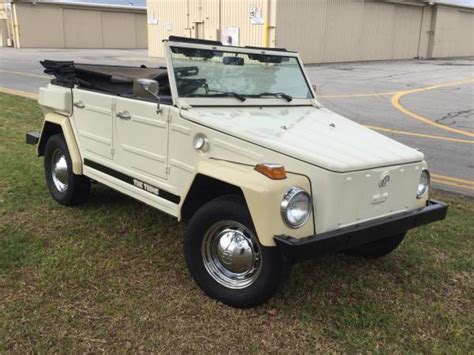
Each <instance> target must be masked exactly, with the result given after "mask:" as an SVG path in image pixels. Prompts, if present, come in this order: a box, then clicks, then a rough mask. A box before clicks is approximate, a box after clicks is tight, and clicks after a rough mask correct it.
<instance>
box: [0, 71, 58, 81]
mask: <svg viewBox="0 0 474 355" xmlns="http://www.w3.org/2000/svg"><path fill="white" fill-rule="evenodd" d="M0 73H7V74H14V75H22V76H32V77H34V78H40V79H51V77H49V76H46V75H39V74H32V73H25V72H21V71H14V70H4V69H0Z"/></svg>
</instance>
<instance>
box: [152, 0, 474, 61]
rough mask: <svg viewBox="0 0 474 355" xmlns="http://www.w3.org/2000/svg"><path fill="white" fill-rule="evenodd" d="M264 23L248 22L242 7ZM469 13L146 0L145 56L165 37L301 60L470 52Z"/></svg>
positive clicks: (353, 1) (359, 4)
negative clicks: (235, 33)
mask: <svg viewBox="0 0 474 355" xmlns="http://www.w3.org/2000/svg"><path fill="white" fill-rule="evenodd" d="M250 5H253V7H254V8H259V9H261V14H262V18H263V20H264V24H252V21H251V20H250V19H249V7H250ZM473 13H474V11H469V10H468V9H463V8H460V7H455V6H442V5H435V6H431V5H429V4H428V3H427V2H424V1H421V0H384V1H381V0H148V17H149V18H150V17H152V18H156V20H157V21H155V22H154V23H150V22H149V24H148V31H149V45H148V48H149V54H150V55H151V56H158V57H161V56H163V46H162V40H163V39H166V38H168V36H170V35H178V36H186V37H193V38H203V39H213V40H215V39H218V40H219V39H220V33H221V31H222V30H224V29H225V28H226V27H238V28H239V31H240V33H239V34H240V43H239V44H240V45H251V46H263V47H265V46H268V47H284V48H288V49H292V50H297V51H298V52H300V54H301V56H302V58H303V61H304V62H305V63H324V62H344V61H365V60H394V59H410V58H430V57H440V56H465V55H474V53H473V48H472V47H473V46H474V38H473V36H474V28H473V26H474V19H473V16H474V15H473Z"/></svg>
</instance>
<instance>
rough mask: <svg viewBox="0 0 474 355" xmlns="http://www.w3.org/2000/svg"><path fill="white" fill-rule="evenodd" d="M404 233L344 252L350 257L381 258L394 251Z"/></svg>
mask: <svg viewBox="0 0 474 355" xmlns="http://www.w3.org/2000/svg"><path fill="white" fill-rule="evenodd" d="M405 235H406V232H404V233H400V234H396V235H393V236H391V237H388V238H384V239H380V240H376V241H375V242H371V243H367V244H363V245H360V246H358V247H355V248H352V249H349V250H346V251H345V253H346V254H347V255H351V256H359V257H363V258H368V259H375V258H381V257H383V256H385V255H387V254H389V253H391V252H392V251H394V250H395V249H396V248H397V247H398V246H399V245H400V243H401V242H402V241H403V239H404V238H405Z"/></svg>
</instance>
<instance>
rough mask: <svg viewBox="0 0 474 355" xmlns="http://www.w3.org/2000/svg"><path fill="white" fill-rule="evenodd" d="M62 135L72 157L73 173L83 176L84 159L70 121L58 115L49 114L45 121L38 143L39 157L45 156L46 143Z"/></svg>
mask: <svg viewBox="0 0 474 355" xmlns="http://www.w3.org/2000/svg"><path fill="white" fill-rule="evenodd" d="M59 133H62V134H63V135H64V139H65V140H66V144H67V147H68V150H69V154H70V155H71V160H72V171H73V172H74V174H76V175H82V159H81V155H80V152H79V147H78V145H77V141H76V138H75V136H74V131H73V129H72V126H71V123H70V121H69V119H68V118H67V117H65V116H62V115H59V114H56V113H47V114H46V116H45V119H44V123H43V128H42V129H41V137H40V139H39V142H38V156H40V157H42V156H44V151H45V147H46V143H47V141H48V139H49V138H50V137H52V136H53V135H55V134H59Z"/></svg>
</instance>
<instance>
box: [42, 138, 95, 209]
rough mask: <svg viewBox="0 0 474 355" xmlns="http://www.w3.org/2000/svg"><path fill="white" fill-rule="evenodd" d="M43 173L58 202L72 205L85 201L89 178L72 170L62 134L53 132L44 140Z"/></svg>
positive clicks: (50, 190) (87, 195)
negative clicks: (53, 133)
mask: <svg viewBox="0 0 474 355" xmlns="http://www.w3.org/2000/svg"><path fill="white" fill-rule="evenodd" d="M44 173H45V177H46V184H47V185H48V188H49V192H50V193H51V196H52V197H53V198H54V199H55V200H56V201H57V202H59V203H60V204H62V205H65V206H72V205H77V204H80V203H83V202H85V201H87V198H88V197H89V191H90V186H91V185H90V180H89V179H88V178H87V177H85V176H83V175H75V174H74V173H73V172H72V160H71V156H70V154H69V150H68V148H67V144H66V141H65V139H64V136H63V135H62V134H55V135H54V136H51V137H50V138H49V139H48V141H47V142H46V147H45V152H44Z"/></svg>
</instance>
